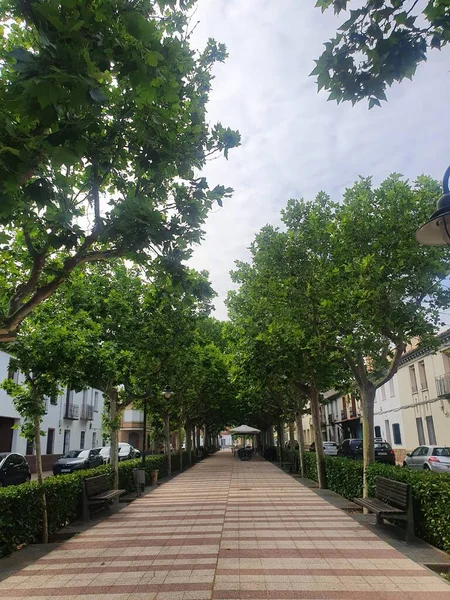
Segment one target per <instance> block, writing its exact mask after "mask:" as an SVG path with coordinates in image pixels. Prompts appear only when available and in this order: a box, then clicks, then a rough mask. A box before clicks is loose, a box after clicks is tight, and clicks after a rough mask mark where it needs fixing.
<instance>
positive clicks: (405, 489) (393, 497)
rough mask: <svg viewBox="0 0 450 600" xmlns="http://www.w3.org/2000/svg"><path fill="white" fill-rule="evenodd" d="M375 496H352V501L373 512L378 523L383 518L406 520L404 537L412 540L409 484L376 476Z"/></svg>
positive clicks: (411, 506)
mask: <svg viewBox="0 0 450 600" xmlns="http://www.w3.org/2000/svg"><path fill="white" fill-rule="evenodd" d="M375 496H376V497H375V498H354V499H353V502H354V503H355V504H358V506H362V507H363V508H367V510H368V511H369V512H371V513H374V514H375V515H376V517H377V524H378V525H380V524H382V523H383V521H384V519H396V520H399V521H406V536H405V539H406V541H407V542H412V541H414V539H415V534H414V514H413V504H412V496H411V489H410V486H409V485H408V484H407V483H401V482H400V481H394V480H392V479H387V478H386V477H377V487H376V494H375Z"/></svg>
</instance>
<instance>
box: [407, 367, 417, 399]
mask: <svg viewBox="0 0 450 600" xmlns="http://www.w3.org/2000/svg"><path fill="white" fill-rule="evenodd" d="M409 378H410V380H411V390H412V393H413V394H417V379H416V370H415V368H414V365H412V366H411V367H409Z"/></svg>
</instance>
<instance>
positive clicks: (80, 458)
mask: <svg viewBox="0 0 450 600" xmlns="http://www.w3.org/2000/svg"><path fill="white" fill-rule="evenodd" d="M102 464H103V458H102V457H101V456H100V453H98V454H96V453H95V451H93V450H70V451H69V452H67V454H65V455H64V456H63V457H61V458H60V459H58V460H57V461H56V462H55V464H54V465H53V474H54V475H59V474H61V473H73V472H74V471H76V470H77V469H93V468H95V467H99V466H100V465H102Z"/></svg>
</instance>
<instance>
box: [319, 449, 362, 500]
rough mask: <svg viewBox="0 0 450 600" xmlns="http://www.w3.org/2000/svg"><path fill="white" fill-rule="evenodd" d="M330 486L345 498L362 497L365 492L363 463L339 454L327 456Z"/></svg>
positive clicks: (326, 465) (328, 482) (326, 462)
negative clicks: (341, 456) (338, 455)
mask: <svg viewBox="0 0 450 600" xmlns="http://www.w3.org/2000/svg"><path fill="white" fill-rule="evenodd" d="M325 469H326V473H327V484H328V488H329V489H330V490H332V491H333V492H336V493H337V494H339V495H340V496H344V498H348V499H349V500H353V498H361V497H362V493H363V463H362V462H361V461H360V460H349V459H348V458H340V457H337V456H325Z"/></svg>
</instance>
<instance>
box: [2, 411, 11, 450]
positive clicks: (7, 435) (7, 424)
mask: <svg viewBox="0 0 450 600" xmlns="http://www.w3.org/2000/svg"><path fill="white" fill-rule="evenodd" d="M13 426H14V419H9V418H8V417H0V452H11V450H12V439H13V429H12V428H13Z"/></svg>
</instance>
